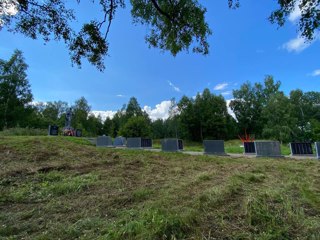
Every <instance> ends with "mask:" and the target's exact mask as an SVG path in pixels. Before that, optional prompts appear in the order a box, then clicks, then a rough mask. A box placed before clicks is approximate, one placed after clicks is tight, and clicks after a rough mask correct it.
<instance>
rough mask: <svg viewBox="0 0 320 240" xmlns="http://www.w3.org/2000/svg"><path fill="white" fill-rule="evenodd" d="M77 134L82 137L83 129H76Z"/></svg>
mask: <svg viewBox="0 0 320 240" xmlns="http://www.w3.org/2000/svg"><path fill="white" fill-rule="evenodd" d="M75 136H76V137H82V130H81V129H76V133H75Z"/></svg>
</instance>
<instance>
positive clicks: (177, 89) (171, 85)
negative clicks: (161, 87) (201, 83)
mask: <svg viewBox="0 0 320 240" xmlns="http://www.w3.org/2000/svg"><path fill="white" fill-rule="evenodd" d="M168 83H169V86H170V87H172V88H173V90H175V91H176V92H181V90H180V88H178V87H177V86H175V85H174V84H173V83H172V82H170V81H168Z"/></svg>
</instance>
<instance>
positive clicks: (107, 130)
mask: <svg viewBox="0 0 320 240" xmlns="http://www.w3.org/2000/svg"><path fill="white" fill-rule="evenodd" d="M111 129H112V120H111V118H110V117H107V118H106V120H104V122H103V127H102V134H105V135H112V134H111Z"/></svg>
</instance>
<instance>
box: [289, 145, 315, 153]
mask: <svg viewBox="0 0 320 240" xmlns="http://www.w3.org/2000/svg"><path fill="white" fill-rule="evenodd" d="M289 146H290V151H291V155H292V156H296V155H299V156H301V155H313V150H312V145H311V143H310V142H292V143H290V144H289Z"/></svg>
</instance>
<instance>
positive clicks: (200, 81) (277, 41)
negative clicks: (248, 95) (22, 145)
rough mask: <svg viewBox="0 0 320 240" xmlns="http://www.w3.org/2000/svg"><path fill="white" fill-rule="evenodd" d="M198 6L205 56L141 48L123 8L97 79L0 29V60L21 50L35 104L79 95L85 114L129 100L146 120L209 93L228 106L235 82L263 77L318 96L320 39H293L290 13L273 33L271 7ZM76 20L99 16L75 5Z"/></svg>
mask: <svg viewBox="0 0 320 240" xmlns="http://www.w3.org/2000/svg"><path fill="white" fill-rule="evenodd" d="M200 2H202V3H203V5H205V6H206V8H207V15H206V17H207V21H208V23H209V25H210V28H211V29H212V31H213V34H212V36H210V38H209V42H210V54H209V55H208V56H202V55H197V54H193V53H191V52H190V53H180V54H178V55H177V56H176V57H173V56H172V55H170V54H169V53H167V52H161V51H160V50H159V49H150V48H148V45H147V44H146V43H145V41H144V36H145V34H146V33H147V27H146V26H141V25H138V26H135V25H133V24H132V18H131V16H130V8H131V6H130V4H129V3H128V4H127V8H126V9H124V10H122V9H120V10H118V12H117V15H116V19H115V21H114V22H113V24H112V27H111V32H110V35H109V43H110V51H109V56H108V57H106V59H105V65H106V70H105V71H104V72H103V73H101V72H99V71H98V70H96V69H95V68H94V67H93V66H91V65H89V64H87V63H86V62H84V64H83V66H82V68H81V69H78V68H77V67H72V66H71V62H70V59H69V55H68V51H67V49H66V48H65V46H64V45H63V43H62V42H54V41H52V42H49V43H46V44H44V43H43V41H42V40H40V39H39V40H31V39H28V38H25V37H23V36H22V35H19V34H11V33H9V32H7V31H6V29H3V30H2V31H0V58H1V59H8V58H9V57H10V56H11V54H12V53H13V51H14V49H20V50H22V51H23V53H24V57H25V59H26V62H27V64H28V65H29V69H28V79H29V81H30V84H31V88H32V92H33V96H34V100H35V101H55V100H62V101H66V102H68V103H69V104H72V103H74V101H75V100H76V99H79V98H80V97H81V96H84V97H85V98H86V99H87V100H88V102H89V104H90V105H91V107H92V110H99V111H116V110H118V109H120V108H121V107H122V105H123V104H125V103H127V102H128V100H129V98H130V97H131V96H135V97H136V98H137V99H138V102H139V103H140V106H141V107H145V109H146V110H147V111H149V113H150V114H151V115H152V114H153V117H154V118H155V116H157V117H163V116H164V115H165V114H166V109H167V108H168V104H169V100H170V99H171V98H173V97H175V98H176V99H177V100H179V99H180V98H181V97H182V96H183V95H187V96H189V97H192V96H195V95H196V93H197V92H201V91H203V89H204V88H209V89H210V90H211V91H212V92H214V93H216V94H223V96H224V97H225V98H226V99H227V100H228V99H232V90H233V89H237V88H239V87H240V85H241V84H242V83H244V82H246V81H250V82H258V81H260V82H261V81H263V79H264V77H265V76H266V75H273V76H274V78H275V80H280V81H281V82H282V86H281V90H283V91H284V92H285V93H286V94H289V92H290V90H293V89H297V88H299V89H302V90H303V91H320V62H319V55H320V48H319V47H320V41H319V40H318V39H320V38H318V39H317V40H315V41H314V42H312V43H311V44H305V43H304V42H303V40H300V39H299V38H298V33H297V31H296V25H295V21H296V17H297V14H293V15H291V16H290V20H289V21H288V22H287V23H286V25H285V26H284V27H282V28H279V29H278V27H277V26H276V25H272V24H271V23H270V22H268V20H267V18H268V16H269V15H270V13H271V11H272V10H274V9H276V7H277V5H276V4H275V1H270V0H268V1H267V0H262V1H254V0H246V1H244V0H242V1H241V7H240V8H239V9H237V10H230V9H229V8H228V6H227V0H220V1H204V0H203V1H200ZM77 14H78V18H79V23H81V21H82V20H85V19H88V17H89V16H90V17H92V16H96V17H97V18H98V17H99V15H98V14H97V9H96V8H95V7H94V5H92V4H90V3H81V4H80V6H79V8H78V10H77ZM77 25H78V24H75V26H77Z"/></svg>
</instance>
